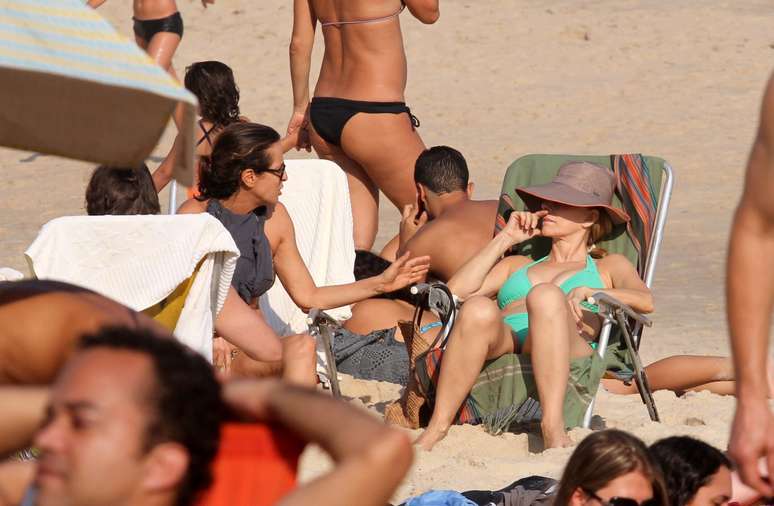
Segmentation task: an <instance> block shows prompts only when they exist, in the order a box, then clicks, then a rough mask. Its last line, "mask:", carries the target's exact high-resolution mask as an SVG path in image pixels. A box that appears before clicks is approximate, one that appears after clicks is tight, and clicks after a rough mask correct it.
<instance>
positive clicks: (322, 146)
mask: <svg viewBox="0 0 774 506" xmlns="http://www.w3.org/2000/svg"><path fill="white" fill-rule="evenodd" d="M309 138H310V140H311V142H312V146H314V151H315V153H317V156H319V157H320V158H322V159H324V160H331V161H332V162H335V163H336V164H337V165H338V166H339V167H341V169H342V170H343V171H344V173H345V174H346V175H347V185H348V186H349V200H350V203H351V205H352V225H353V227H352V228H353V235H354V239H355V249H361V250H367V251H370V250H371V247H372V246H373V244H374V240H375V239H376V231H377V229H378V228H379V189H378V188H377V187H376V185H375V184H374V182H373V181H371V178H369V177H368V174H366V172H365V171H364V170H363V168H362V167H361V166H360V165H359V164H358V163H357V162H355V161H354V160H352V159H351V158H349V157H348V156H347V155H346V154H344V152H343V151H342V150H341V149H340V148H339V147H337V146H334V145H332V144H329V143H327V142H326V141H325V140H324V139H323V138H322V137H320V136H319V135H318V134H317V132H315V131H314V127H313V126H312V125H311V124H310V125H309Z"/></svg>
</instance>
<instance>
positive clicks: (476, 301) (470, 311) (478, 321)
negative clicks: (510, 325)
mask: <svg viewBox="0 0 774 506" xmlns="http://www.w3.org/2000/svg"><path fill="white" fill-rule="evenodd" d="M501 321H502V314H501V313H500V309H498V307H497V304H495V302H494V301H493V300H492V299H489V298H487V297H484V296H475V297H472V298H470V299H468V300H467V301H465V303H464V304H463V305H462V310H461V312H460V318H459V321H458V322H457V324H458V325H474V326H477V327H488V326H493V325H494V326H499V325H500V322H501Z"/></svg>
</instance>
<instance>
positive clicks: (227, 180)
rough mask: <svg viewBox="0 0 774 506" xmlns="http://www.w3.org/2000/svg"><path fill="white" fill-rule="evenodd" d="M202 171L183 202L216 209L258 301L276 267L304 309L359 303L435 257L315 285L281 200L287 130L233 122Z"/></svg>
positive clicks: (414, 275)
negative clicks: (353, 279) (350, 280)
mask: <svg viewBox="0 0 774 506" xmlns="http://www.w3.org/2000/svg"><path fill="white" fill-rule="evenodd" d="M200 176H201V179H200V180H199V192H200V195H199V197H197V198H196V199H191V200H188V201H186V202H185V203H183V205H182V206H181V207H180V212H181V213H202V212H207V213H210V214H212V215H213V216H214V217H215V218H217V219H218V220H219V221H220V222H221V223H223V225H224V226H225V227H226V229H228V231H229V232H230V233H231V235H232V237H233V238H234V241H235V242H236V244H237V246H238V247H239V250H240V253H241V256H240V258H239V260H238V261H237V266H236V271H235V272H234V277H233V279H232V285H233V286H234V288H235V289H236V291H237V292H238V293H239V295H240V297H242V298H243V299H244V300H245V301H246V302H247V303H248V304H250V305H251V306H253V307H254V308H256V309H258V298H259V297H260V296H261V295H262V294H263V293H265V292H266V291H267V290H268V289H269V288H271V286H272V284H273V283H274V277H275V272H276V274H277V275H278V276H279V278H280V281H281V282H282V285H283V287H284V288H285V290H286V291H287V292H288V295H290V297H291V298H292V299H293V302H295V304H296V305H297V306H298V307H300V308H302V309H304V310H308V309H310V308H313V307H314V308H320V309H330V308H334V307H339V306H345V305H347V304H352V303H354V302H357V301H360V300H363V299H367V298H369V297H373V296H375V295H378V294H380V293H384V292H391V291H394V290H398V289H400V288H403V287H405V286H408V285H410V284H413V283H417V282H419V281H420V280H422V279H424V277H425V275H426V274H427V271H428V269H429V264H430V258H429V257H418V258H412V259H410V260H409V256H410V253H408V252H407V253H406V254H405V255H403V256H402V257H401V258H399V259H397V260H396V261H395V262H394V263H393V264H392V266H391V267H390V268H389V269H387V270H386V271H385V272H384V273H382V274H381V275H379V276H374V277H371V278H367V279H363V280H360V281H357V282H355V283H348V284H344V285H336V286H322V287H318V286H317V285H315V283H314V280H313V279H312V276H311V275H310V274H309V270H308V269H307V267H306V265H305V264H304V261H303V259H302V258H301V255H300V253H299V252H298V247H297V245H296V239H295V231H294V227H293V222H292V221H291V219H290V216H289V215H288V212H287V210H286V209H285V207H284V206H283V205H282V204H281V203H279V201H278V200H279V195H280V193H282V183H283V182H284V181H285V180H287V175H286V174H285V164H284V162H283V160H282V145H281V139H280V136H279V134H278V133H277V132H276V131H275V130H274V129H272V128H270V127H267V126H263V125H258V124H255V123H241V122H240V123H234V124H232V125H230V126H228V127H226V128H225V129H224V130H223V131H222V132H221V133H220V134H219V135H218V138H217V140H216V141H215V144H214V146H213V148H212V155H211V156H209V157H203V158H202V160H201V174H200ZM239 367H240V366H239V365H238V364H235V368H237V369H238V368H239ZM247 367H251V366H247ZM256 367H257V366H256Z"/></svg>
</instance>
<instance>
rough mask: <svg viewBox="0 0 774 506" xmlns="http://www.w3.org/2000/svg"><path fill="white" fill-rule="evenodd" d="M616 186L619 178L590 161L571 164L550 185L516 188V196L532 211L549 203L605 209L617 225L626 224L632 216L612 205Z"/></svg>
mask: <svg viewBox="0 0 774 506" xmlns="http://www.w3.org/2000/svg"><path fill="white" fill-rule="evenodd" d="M615 186H616V185H615V177H614V176H613V174H612V172H610V171H609V170H608V169H606V168H604V167H600V166H599V165H596V164H593V163H589V162H567V163H565V164H564V165H562V166H561V167H560V168H559V172H557V174H556V177H554V179H553V181H551V182H550V183H546V184H541V185H536V186H526V187H521V188H516V193H518V194H519V196H520V197H521V199H522V200H523V201H524V203H525V204H526V206H527V208H528V209H530V210H532V211H536V210H538V209H540V203H541V202H542V201H544V200H548V201H550V202H557V203H559V204H565V205H568V206H574V207H596V208H600V209H604V210H605V211H606V212H607V214H608V215H609V216H610V219H612V220H613V223H616V224H619V223H626V222H627V221H629V215H628V214H626V212H625V211H624V210H623V209H619V208H618V207H613V205H612V203H613V193H614V192H615Z"/></svg>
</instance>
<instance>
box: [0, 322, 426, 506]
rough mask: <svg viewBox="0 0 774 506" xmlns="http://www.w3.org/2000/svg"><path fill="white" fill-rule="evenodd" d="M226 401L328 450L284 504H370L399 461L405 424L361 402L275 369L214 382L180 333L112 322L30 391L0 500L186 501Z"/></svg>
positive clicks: (44, 505) (224, 416) (407, 453)
mask: <svg viewBox="0 0 774 506" xmlns="http://www.w3.org/2000/svg"><path fill="white" fill-rule="evenodd" d="M4 390H5V389H4V388H0V393H2V391H4ZM46 390H47V389H46ZM191 392H196V395H190V393H191ZM224 405H225V406H227V409H224ZM229 413H238V414H239V415H240V420H243V421H248V420H250V421H253V420H254V421H260V422H268V423H272V424H276V425H278V426H280V427H285V428H288V429H289V430H291V431H292V432H294V433H295V434H297V435H298V437H299V438H300V439H301V440H302V441H308V442H314V443H316V444H318V445H320V446H321V447H322V448H323V449H324V450H325V451H327V452H328V453H329V454H330V456H331V457H332V458H333V460H334V462H336V465H335V466H334V467H333V469H332V470H331V471H329V472H327V473H326V474H324V475H322V476H319V477H317V478H316V479H315V480H312V481H311V482H309V483H307V484H305V485H303V486H301V487H299V488H297V489H296V490H293V491H291V492H290V493H288V494H287V495H286V496H285V497H283V499H282V501H281V502H280V503H279V504H282V505H285V506H294V505H302V504H315V505H334V504H335V505H350V504H352V505H353V504H358V505H361V506H380V505H382V504H385V503H386V501H387V500H388V499H389V497H390V495H391V494H392V493H393V491H394V490H395V488H396V487H397V485H398V484H399V483H400V481H401V479H402V478H403V476H404V475H405V473H406V471H407V470H408V468H409V466H410V464H411V460H412V458H411V456H412V452H411V448H410V445H409V442H408V439H407V437H406V435H405V434H403V433H402V432H400V431H397V430H395V429H391V428H389V427H386V426H384V424H382V423H380V422H379V421H378V420H375V419H374V418H373V417H371V416H369V415H368V414H366V413H364V412H363V411H362V410H358V409H356V408H353V407H352V406H349V405H348V404H346V403H344V402H342V401H339V400H335V399H332V398H330V397H329V396H326V395H323V394H320V393H317V392H315V391H312V390H309V389H304V388H299V387H295V386H292V385H288V384H287V383H283V382H279V381H277V380H263V381H256V380H241V381H232V382H227V383H226V384H224V385H223V386H222V387H221V385H220V384H219V383H218V382H217V381H216V378H215V375H214V373H213V371H212V367H210V365H209V364H208V363H207V362H206V361H205V360H204V359H203V358H202V357H201V356H199V355H197V354H195V353H192V352H191V351H190V350H188V349H186V348H185V347H184V346H183V345H182V344H180V343H178V342H176V341H174V340H172V339H169V340H162V339H158V337H157V336H156V335H155V334H153V333H152V332H147V331H144V330H137V329H129V328H122V327H113V328H108V329H103V330H101V331H100V332H98V333H96V334H94V335H90V336H88V337H86V338H84V339H83V341H81V342H79V344H78V346H77V347H76V349H75V350H74V352H73V354H72V355H71V357H70V358H69V359H68V361H67V362H66V364H65V365H64V367H63V369H62V371H61V372H60V374H59V375H58V377H57V379H56V381H55V383H54V385H53V386H52V388H51V390H50V392H48V391H46V392H45V395H44V396H41V398H40V401H39V402H37V413H36V416H35V418H36V419H35V420H34V421H35V423H34V424H33V425H32V427H33V431H34V432H35V434H34V444H35V447H36V448H37V449H38V451H39V452H40V456H39V457H38V458H37V460H36V461H25V462H19V461H16V460H9V461H6V462H3V463H0V506H15V505H19V504H22V505H24V506H32V505H37V506H49V505H50V506H53V505H61V504H73V505H85V504H89V505H93V506H112V505H125V506H134V505H138V506H139V505H142V506H173V505H186V506H190V505H193V504H197V502H196V499H197V497H198V495H199V493H200V492H201V491H202V490H204V489H206V488H207V487H208V486H209V485H210V483H211V481H212V472H211V463H212V461H213V458H215V455H216V450H217V448H218V444H219V439H220V437H219V432H220V431H219V429H220V426H221V424H222V423H224V422H226V421H227V420H229V419H230V416H231V415H229ZM7 417H8V415H7V413H5V412H4V416H3V418H7ZM16 443H17V446H16V449H18V448H23V447H24V445H26V444H28V440H27V439H18V440H17V441H16Z"/></svg>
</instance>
